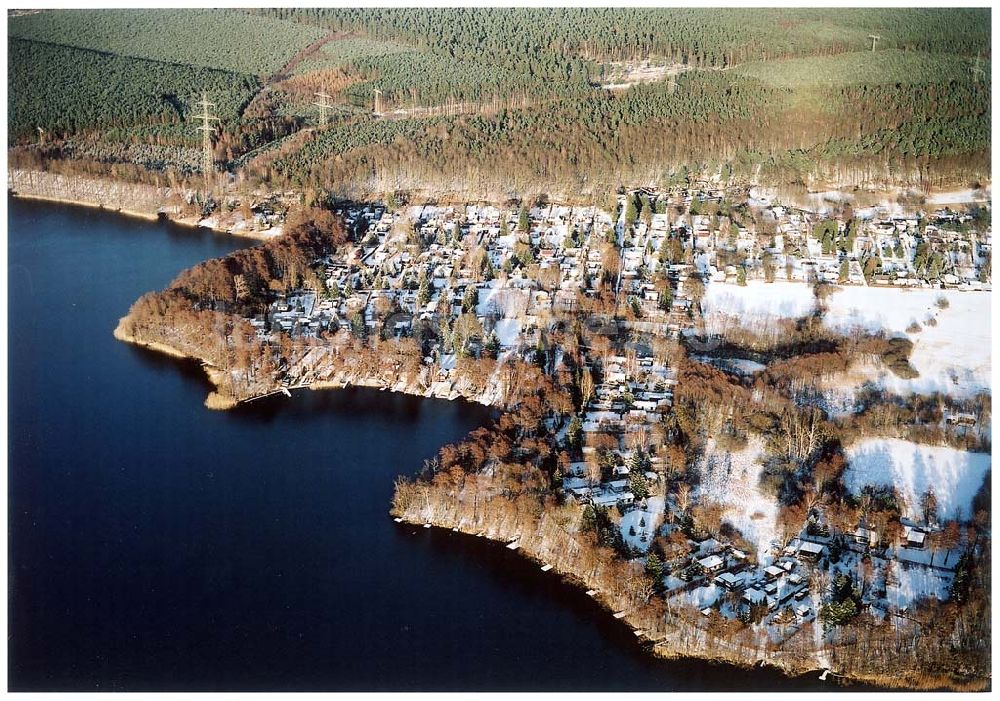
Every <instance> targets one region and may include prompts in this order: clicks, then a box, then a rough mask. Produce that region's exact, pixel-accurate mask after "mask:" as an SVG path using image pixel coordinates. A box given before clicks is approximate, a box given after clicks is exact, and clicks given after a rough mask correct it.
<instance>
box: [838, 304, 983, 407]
mask: <svg viewBox="0 0 1000 701" xmlns="http://www.w3.org/2000/svg"><path fill="white" fill-rule="evenodd" d="M939 297H944V298H945V299H947V300H948V307H947V308H946V309H939V308H938V306H937V304H936V302H937V300H938V298H939ZM828 304H829V312H828V313H827V324H829V325H830V326H831V327H833V328H837V329H839V330H842V331H847V330H849V329H850V328H851V327H853V326H855V325H860V326H863V327H865V328H867V329H869V330H872V331H875V330H878V329H884V330H885V331H887V332H888V333H890V334H891V335H897V336H906V337H907V338H909V339H910V340H911V341H912V342H913V353H912V354H911V356H910V364H911V365H913V367H914V368H916V370H917V372H919V373H920V377H917V378H914V379H912V380H903V379H901V378H899V377H896V376H895V375H893V374H892V373H889V374H887V375H885V376H883V377H882V378H881V384H882V385H883V386H884V387H885V388H886V389H888V390H889V391H892V392H896V393H897V394H911V393H913V392H918V393H921V394H929V393H931V392H935V391H937V392H942V393H946V394H951V395H962V396H969V395H972V394H975V393H977V392H979V391H981V390H986V391H989V390H990V386H991V382H990V373H991V367H992V365H991V362H990V348H991V324H990V293H989V292H961V291H958V290H932V289H912V290H903V289H893V288H884V287H883V288H879V287H844V288H841V289H840V291H838V292H835V293H834V294H832V295H831V296H830V297H829V299H828ZM929 318H934V320H935V322H936V325H933V326H928V325H927V320H928V319H929ZM913 322H916V323H918V324H920V326H921V327H922V328H921V330H920V331H919V332H916V333H908V332H907V331H906V329H907V328H908V327H909V326H910V324H911V323H913Z"/></svg>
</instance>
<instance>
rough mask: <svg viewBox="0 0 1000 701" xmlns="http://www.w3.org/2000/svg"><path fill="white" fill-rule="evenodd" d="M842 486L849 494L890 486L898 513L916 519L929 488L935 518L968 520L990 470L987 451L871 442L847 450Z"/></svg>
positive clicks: (895, 441)
mask: <svg viewBox="0 0 1000 701" xmlns="http://www.w3.org/2000/svg"><path fill="white" fill-rule="evenodd" d="M847 459H848V468H847V470H845V472H844V486H846V487H847V489H848V490H849V491H850V492H851V493H852V494H858V493H860V492H861V488H862V487H864V486H865V485H866V484H876V485H886V486H894V487H895V488H896V489H897V490H898V491H899V493H900V494H901V496H902V497H903V499H904V500H905V501H906V504H905V506H904V507H903V513H904V515H905V516H906V517H908V518H911V519H917V520H919V519H922V514H921V513H920V498H921V496H922V495H923V494H924V493H925V492H926V491H927V489H928V488H929V487H930V488H933V490H934V495H935V496H936V497H937V503H938V517H939V518H941V519H952V518H957V517H959V516H962V517H963V518H968V517H970V516H971V515H972V514H971V511H972V499H973V497H975V495H976V492H978V491H979V488H980V487H981V486H982V484H983V479H984V477H985V476H986V473H987V472H988V471H989V469H990V455H989V454H988V453H970V452H968V451H964V450H957V449H955V448H949V447H946V446H930V445H922V444H919V443H911V442H910V441H903V440H899V439H896V438H871V439H867V440H864V441H861V442H860V443H857V444H855V445H853V446H851V447H850V448H849V449H848V450H847Z"/></svg>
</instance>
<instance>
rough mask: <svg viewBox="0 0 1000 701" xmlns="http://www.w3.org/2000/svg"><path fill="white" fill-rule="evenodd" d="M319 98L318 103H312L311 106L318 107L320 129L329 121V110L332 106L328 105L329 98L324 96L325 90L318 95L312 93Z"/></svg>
mask: <svg viewBox="0 0 1000 701" xmlns="http://www.w3.org/2000/svg"><path fill="white" fill-rule="evenodd" d="M313 94H314V95H315V96H316V97H318V98H319V102H314V103H313V106H315V107H319V125H320V127H325V126H326V125H327V123H328V121H329V117H328V116H327V115H328V114H329V110H331V109H333V105H331V104H330V99H331V97H330V96H329V95H327V94H326V91H325V90H321V91H320V92H318V93H313Z"/></svg>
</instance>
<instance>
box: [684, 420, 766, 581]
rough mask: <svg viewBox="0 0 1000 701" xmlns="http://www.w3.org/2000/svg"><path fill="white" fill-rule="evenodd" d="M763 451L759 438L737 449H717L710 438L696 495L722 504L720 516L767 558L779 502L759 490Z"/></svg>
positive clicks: (760, 557) (762, 556) (754, 438)
mask: <svg viewBox="0 0 1000 701" xmlns="http://www.w3.org/2000/svg"><path fill="white" fill-rule="evenodd" d="M763 452H764V445H763V443H762V442H761V440H760V438H758V437H756V436H752V437H751V438H750V439H749V440H748V442H747V447H746V448H744V449H743V450H741V451H739V452H736V453H725V452H717V451H716V447H715V442H714V441H710V442H709V445H708V446H707V449H706V451H705V455H706V458H705V459H704V460H703V461H702V462H701V464H700V469H701V483H700V485H699V487H698V494H699V498H701V499H711V500H712V501H716V502H718V503H720V504H722V505H723V506H724V507H725V511H724V513H723V517H722V520H723V521H726V522H727V523H730V524H732V526H733V527H734V528H736V529H737V530H739V531H740V533H742V534H743V536H744V537H745V538H746V539H747V540H749V541H750V542H752V543H755V544H756V545H757V559H758V561H759V562H761V563H768V562H770V555H769V552H770V550H771V541H773V540H775V539H776V537H777V536H776V527H775V525H776V523H777V518H778V504H777V502H775V500H774V499H772V498H771V497H770V496H768V495H767V494H764V493H763V492H761V491H760V488H759V486H758V485H759V483H760V473H761V471H762V470H763V469H764V466H763V464H762V463H761V462H760V461H759V457H760V455H762V454H763Z"/></svg>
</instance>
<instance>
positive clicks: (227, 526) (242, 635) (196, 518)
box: [8, 199, 832, 690]
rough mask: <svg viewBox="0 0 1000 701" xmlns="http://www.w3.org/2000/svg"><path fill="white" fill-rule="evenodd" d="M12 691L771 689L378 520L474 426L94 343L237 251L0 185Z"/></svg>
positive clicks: (440, 413)
mask: <svg viewBox="0 0 1000 701" xmlns="http://www.w3.org/2000/svg"><path fill="white" fill-rule="evenodd" d="M8 205H9V215H8V225H9V240H8V252H9V269H8V277H9V290H8V292H9V306H10V319H9V322H8V333H9V339H10V341H9V359H10V360H9V363H10V364H9V378H10V385H9V387H10V389H9V398H8V407H9V415H10V419H9V448H8V455H9V468H8V486H9V493H8V494H9V496H8V498H9V502H8V507H9V523H8V528H9V531H8V532H9V535H8V538H9V540H8V545H9V550H8V552H9V555H8V558H9V563H8V564H9V572H10V579H9V583H8V591H9V594H8V597H9V598H8V601H9V603H8V610H9V631H8V633H9V680H10V681H9V683H10V687H11V689H13V690H70V689H72V690H356V689H367V690H459V689H477V690H512V689H517V690H523V689H537V690H557V689H558V690H575V689H580V690H585V689H586V690H590V689H593V690H625V689H630V690H708V689H712V690H721V689H741V690H746V689H758V690H759V689H766V688H781V689H782V690H791V689H804V688H814V689H821V690H832V687H831V686H829V685H827V684H824V683H821V682H818V681H816V680H815V679H813V678H810V679H808V680H786V679H784V678H782V677H781V676H780V675H777V674H775V673H771V672H763V671H759V670H755V671H742V670H737V669H732V668H729V667H718V666H713V665H707V664H703V663H699V662H683V663H666V662H662V661H658V660H655V659H653V658H651V657H649V656H648V655H647V654H646V653H645V652H644V651H643V650H642V649H641V648H640V647H639V645H638V644H637V643H636V641H635V638H634V636H632V634H631V633H630V632H629V631H628V630H626V629H625V627H624V626H622V625H620V624H619V623H618V622H617V621H614V620H613V619H611V618H610V616H608V615H607V614H606V613H604V612H602V611H601V610H600V609H599V608H598V607H597V606H596V604H594V602H593V601H591V600H590V599H589V598H588V597H587V596H585V595H584V594H583V593H582V592H580V591H579V590H577V589H574V588H572V587H569V586H567V585H565V584H563V583H561V582H560V581H559V580H558V579H557V578H556V577H554V576H552V575H551V574H544V573H542V572H540V571H539V570H538V569H537V567H536V566H534V565H532V564H530V563H527V562H525V561H524V560H522V559H521V558H520V557H519V556H518V555H517V554H516V553H511V552H509V551H507V550H505V549H504V548H502V547H499V546H496V545H494V544H489V543H485V542H482V541H479V540H476V539H473V538H469V537H466V536H459V535H455V534H451V533H448V532H439V531H437V529H430V530H425V529H423V528H419V529H415V528H412V527H401V526H399V525H397V524H395V523H393V521H392V520H391V519H390V518H389V517H388V508H389V500H390V497H391V494H392V487H393V480H394V479H395V477H396V476H397V475H399V474H410V473H413V472H415V471H416V470H417V469H418V468H419V466H420V464H421V461H422V460H423V459H424V458H427V457H430V456H431V455H433V454H434V452H435V451H436V449H437V448H438V447H439V446H441V445H442V444H444V443H446V442H449V441H452V440H455V439H457V438H460V437H461V436H463V435H464V434H465V433H467V432H468V431H469V430H471V429H472V428H475V427H476V426H478V425H480V424H482V423H485V422H487V421H488V420H489V413H488V412H487V411H486V410H485V409H483V408H482V407H478V406H470V405H468V404H462V403H449V402H445V401H438V400H421V399H416V398H412V397H404V396H399V395H391V394H387V393H380V392H376V391H370V390H337V391H326V392H300V393H297V394H295V395H294V396H293V397H292V398H291V399H287V398H282V397H279V398H276V399H274V400H268V401H261V402H258V403H255V404H252V405H250V406H249V407H245V408H241V409H239V410H236V411H232V412H225V413H219V412H212V411H209V410H207V409H205V408H204V407H203V405H202V402H203V400H204V398H205V395H206V393H207V392H208V389H209V387H208V385H207V383H206V381H205V379H204V377H203V376H202V374H201V371H200V369H198V368H197V366H196V365H194V364H192V363H184V362H178V361H176V360H173V359H170V358H165V357H163V356H160V355H157V354H155V353H152V352H149V351H145V350H142V349H138V348H135V347H132V346H128V345H126V344H123V343H119V342H117V341H115V339H114V338H113V337H112V335H111V332H112V330H113V329H114V327H115V325H116V323H117V320H118V318H119V317H121V316H122V315H124V314H125V312H126V311H127V310H128V308H129V305H130V304H131V303H132V302H133V301H134V300H135V299H136V298H137V297H139V296H140V295H141V294H143V293H144V292H147V291H149V290H153V289H159V288H162V287H163V286H164V285H166V284H167V283H168V282H169V281H170V280H171V279H172V278H173V277H174V276H175V275H176V274H177V273H178V272H179V271H180V270H182V269H183V268H185V267H188V266H190V265H192V264H194V263H196V262H198V261H201V260H203V259H206V258H210V257H213V256H219V255H223V254H225V253H226V252H228V251H231V250H233V249H235V248H237V247H240V246H243V245H246V243H245V242H242V241H239V240H237V239H233V238H230V237H225V236H219V235H216V234H212V233H208V232H203V231H195V230H191V229H185V228H179V227H175V226H172V225H169V224H166V223H153V222H145V221H142V220H135V219H129V218H124V217H120V216H117V215H114V214H109V213H104V212H101V211H97V210H88V209H83V208H75V207H68V206H56V205H42V204H37V203H29V202H24V201H18V200H14V199H9V201H8Z"/></svg>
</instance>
